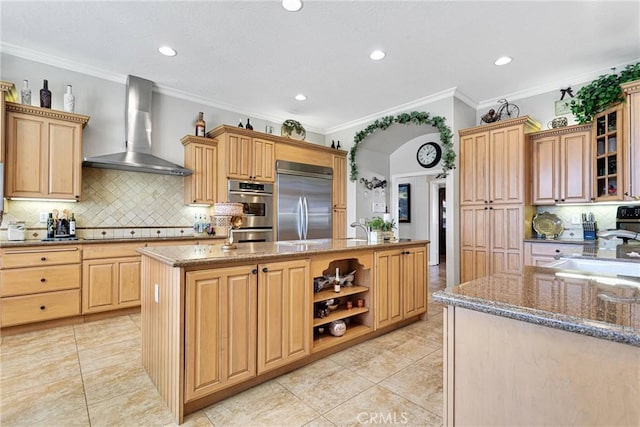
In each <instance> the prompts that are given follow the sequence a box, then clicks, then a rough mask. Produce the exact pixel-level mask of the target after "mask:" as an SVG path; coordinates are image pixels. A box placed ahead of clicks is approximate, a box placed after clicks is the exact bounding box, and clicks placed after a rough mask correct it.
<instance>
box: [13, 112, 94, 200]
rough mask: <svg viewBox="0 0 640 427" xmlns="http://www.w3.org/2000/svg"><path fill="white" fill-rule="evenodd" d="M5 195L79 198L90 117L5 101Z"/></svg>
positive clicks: (65, 198)
mask: <svg viewBox="0 0 640 427" xmlns="http://www.w3.org/2000/svg"><path fill="white" fill-rule="evenodd" d="M6 111H7V115H6V122H7V123H6V125H7V134H6V150H7V152H6V156H7V170H6V184H5V197H7V198H13V197H18V198H19V197H29V198H41V199H63V200H80V196H81V188H82V181H81V176H82V128H83V127H84V126H85V125H86V124H87V122H88V121H89V117H88V116H81V115H79V114H71V113H65V112H61V111H56V110H51V109H48V108H39V107H32V106H27V105H22V104H15V103H11V102H8V103H6Z"/></svg>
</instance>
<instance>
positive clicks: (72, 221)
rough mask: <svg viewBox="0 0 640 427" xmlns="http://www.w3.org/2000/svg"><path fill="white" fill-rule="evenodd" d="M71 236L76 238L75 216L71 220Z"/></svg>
mask: <svg viewBox="0 0 640 427" xmlns="http://www.w3.org/2000/svg"><path fill="white" fill-rule="evenodd" d="M69 236H71V237H76V217H75V216H74V215H73V214H71V218H69Z"/></svg>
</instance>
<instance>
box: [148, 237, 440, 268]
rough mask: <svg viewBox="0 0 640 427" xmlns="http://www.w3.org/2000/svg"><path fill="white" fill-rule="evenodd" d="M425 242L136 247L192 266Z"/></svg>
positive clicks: (166, 260) (170, 262)
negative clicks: (229, 246) (230, 248)
mask: <svg viewBox="0 0 640 427" xmlns="http://www.w3.org/2000/svg"><path fill="white" fill-rule="evenodd" d="M427 243H429V241H428V240H411V239H400V240H396V241H387V242H380V243H368V242H367V241H366V240H364V239H335V240H334V239H319V240H304V241H286V242H267V243H238V248H237V249H233V250H228V251H225V250H222V245H221V244H213V245H181V246H162V247H147V248H140V249H138V252H140V253H141V254H143V255H148V256H150V257H152V258H154V259H157V260H159V261H161V262H163V263H165V264H168V265H170V266H172V267H194V266H202V265H211V266H212V267H215V265H216V264H223V263H228V262H244V261H255V262H259V261H263V260H265V261H266V260H270V259H275V258H278V257H284V256H291V257H304V256H310V255H317V254H323V253H332V252H336V253H338V252H349V251H354V250H359V249H370V248H375V249H383V250H384V249H392V248H395V247H398V248H399V247H403V246H410V245H425V244H427Z"/></svg>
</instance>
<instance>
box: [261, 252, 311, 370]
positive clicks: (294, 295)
mask: <svg viewBox="0 0 640 427" xmlns="http://www.w3.org/2000/svg"><path fill="white" fill-rule="evenodd" d="M258 283H259V284H260V285H259V287H258V374H262V373H264V372H267V371H270V370H272V369H275V368H278V367H281V366H284V365H286V364H289V363H291V362H293V361H295V360H298V359H301V358H303V357H305V356H307V355H308V354H310V352H311V340H312V335H311V332H312V331H311V324H310V317H311V316H310V311H311V301H312V299H311V292H312V290H311V277H310V274H309V260H306V259H304V260H295V261H283V262H272V263H265V264H260V265H258Z"/></svg>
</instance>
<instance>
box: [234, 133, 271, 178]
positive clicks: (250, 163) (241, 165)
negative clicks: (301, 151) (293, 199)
mask: <svg viewBox="0 0 640 427" xmlns="http://www.w3.org/2000/svg"><path fill="white" fill-rule="evenodd" d="M223 140H224V142H225V151H226V154H227V155H226V166H227V177H228V178H234V179H251V180H257V181H267V182H273V181H275V144H274V142H273V141H268V140H266V139H262V138H256V137H253V136H247V135H242V134H234V133H226V134H224V136H223Z"/></svg>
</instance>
